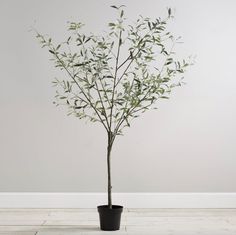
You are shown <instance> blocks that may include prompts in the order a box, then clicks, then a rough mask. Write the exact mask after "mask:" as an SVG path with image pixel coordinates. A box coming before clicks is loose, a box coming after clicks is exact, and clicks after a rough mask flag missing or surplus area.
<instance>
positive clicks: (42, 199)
mask: <svg viewBox="0 0 236 235" xmlns="http://www.w3.org/2000/svg"><path fill="white" fill-rule="evenodd" d="M106 201H107V195H106V193H30V192H29V193H23V192H18V193H17V192H16V193H0V208H96V206H97V205H102V204H106ZM113 204H119V205H123V206H124V207H126V208H236V193H113Z"/></svg>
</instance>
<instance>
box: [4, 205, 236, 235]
mask: <svg viewBox="0 0 236 235" xmlns="http://www.w3.org/2000/svg"><path fill="white" fill-rule="evenodd" d="M0 234H1V235H83V234H90V235H92V234H101V235H102V234H126V235H128V234H135V235H148V234H157V235H236V209H125V211H124V213H123V216H122V222H121V230H120V231H117V232H103V231H100V230H99V221H98V214H97V211H96V210H95V209H94V210H93V209H0Z"/></svg>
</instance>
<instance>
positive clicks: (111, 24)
mask: <svg viewBox="0 0 236 235" xmlns="http://www.w3.org/2000/svg"><path fill="white" fill-rule="evenodd" d="M108 25H109V26H110V27H114V26H116V24H114V23H109V24H108Z"/></svg>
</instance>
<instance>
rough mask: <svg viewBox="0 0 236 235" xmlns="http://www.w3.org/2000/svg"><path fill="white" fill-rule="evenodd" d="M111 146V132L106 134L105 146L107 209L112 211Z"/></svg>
mask: <svg viewBox="0 0 236 235" xmlns="http://www.w3.org/2000/svg"><path fill="white" fill-rule="evenodd" d="M112 144H113V135H112V133H111V132H109V133H108V144H107V174H108V185H107V192H108V207H109V208H110V209H112V196H111V189H112V186H111V149H112Z"/></svg>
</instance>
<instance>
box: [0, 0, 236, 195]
mask: <svg viewBox="0 0 236 235" xmlns="http://www.w3.org/2000/svg"><path fill="white" fill-rule="evenodd" d="M123 3H125V5H126V6H127V9H126V14H127V16H128V17H129V18H130V19H131V20H132V19H135V18H136V17H137V16H138V15H139V14H142V15H144V16H150V17H156V16H163V15H164V14H165V11H166V7H167V6H171V7H173V8H175V9H176V14H175V20H174V22H173V25H172V27H173V31H174V32H175V33H176V34H177V35H182V36H183V38H184V41H185V44H183V45H181V47H180V49H179V51H180V53H181V54H182V55H188V54H196V55H197V63H196V65H195V66H194V67H192V68H191V69H190V71H189V72H188V73H187V74H186V81H187V85H186V86H184V87H183V88H180V89H177V90H176V91H175V92H174V93H173V95H172V99H171V100H169V101H163V102H162V103H160V106H159V107H160V108H159V109H158V110H157V111H151V112H148V113H146V114H145V115H144V116H143V117H142V118H140V119H137V120H136V121H135V122H133V125H132V127H131V128H130V129H128V130H127V131H126V133H125V136H124V137H120V138H119V139H118V141H117V142H116V144H115V146H114V151H113V159H112V160H113V162H112V163H113V189H114V191H116V192H141V191H142V192H235V191H236V170H235V168H236V145H235V139H236V123H235V119H236V108H235V105H236V92H235V91H236V79H235V71H234V69H235V68H236V60H235V52H236V44H235V41H236V27H235V22H236V14H235V9H236V1H233V0H217V1H213V0H208V1H204V0H198V1H189V0H179V1H176V0H175V1H174V0H172V1H171V0H146V1H135V0H130V1H105V0H99V1H96V0H86V1H82V0H68V1H62V0H60V1H56V0H51V1H35V0H21V1H17V0H15V1H13V0H1V2H0V29H1V34H0V65H1V69H0V107H1V109H0V110H1V111H0V112H1V115H0V191H2V192H10V191H19V192H21V191H41V192H54V191H59V192H67V191H73V192H84V191H91V192H97V191H101V192H102V191H105V190H106V162H105V157H106V156H105V150H106V149H105V144H106V139H105V137H106V136H105V133H104V131H103V129H102V127H100V126H98V125H94V124H89V123H88V124H85V123H84V122H83V121H80V120H77V119H76V118H73V117H67V116H66V113H65V112H64V110H62V109H60V108H59V109H58V108H56V107H55V106H54V105H53V104H52V101H53V97H54V89H53V88H52V87H51V79H52V78H53V77H55V75H56V74H57V72H56V70H55V69H54V68H53V66H52V64H51V63H50V62H49V60H48V58H49V56H48V54H47V53H46V51H43V50H42V49H40V47H39V45H38V43H37V41H36V40H35V38H34V37H33V35H32V34H31V33H29V32H28V29H29V28H30V26H31V25H35V26H36V27H37V28H38V29H39V30H40V31H41V32H44V33H48V34H50V35H52V36H53V37H55V38H58V39H59V40H62V39H63V35H64V31H65V29H66V22H67V21H68V20H81V21H83V22H85V23H86V25H87V26H86V27H87V28H88V31H96V32H98V31H101V30H103V29H104V28H105V26H106V24H107V22H109V20H111V19H112V18H113V13H114V11H113V10H112V9H110V8H109V6H110V5H112V4H118V5H119V4H123ZM35 21H36V23H34V22H35Z"/></svg>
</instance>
